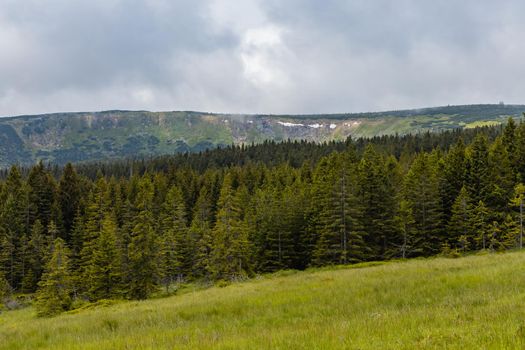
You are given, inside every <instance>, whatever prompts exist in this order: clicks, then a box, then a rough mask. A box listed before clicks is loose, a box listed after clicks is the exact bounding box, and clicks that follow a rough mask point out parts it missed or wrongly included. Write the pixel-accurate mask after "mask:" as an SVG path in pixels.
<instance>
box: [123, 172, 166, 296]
mask: <svg viewBox="0 0 525 350" xmlns="http://www.w3.org/2000/svg"><path fill="white" fill-rule="evenodd" d="M135 206H136V208H137V210H138V214H137V216H136V218H135V220H133V225H134V226H133V230H132V231H131V240H130V243H129V246H128V260H129V287H128V288H129V292H128V293H129V296H130V297H131V298H132V299H146V298H147V297H148V296H149V295H150V294H151V293H152V292H153V291H155V290H156V286H157V280H158V272H159V271H158V265H157V262H158V254H157V253H158V244H157V237H156V236H155V231H154V227H155V224H154V218H153V215H152V212H151V209H152V206H153V184H152V183H151V180H149V179H148V178H147V177H144V178H143V179H141V180H140V183H139V192H138V193H137V198H136V204H135Z"/></svg>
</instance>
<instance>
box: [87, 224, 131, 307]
mask: <svg viewBox="0 0 525 350" xmlns="http://www.w3.org/2000/svg"><path fill="white" fill-rule="evenodd" d="M117 230H118V228H117V224H116V220H115V218H114V217H113V215H111V214H108V215H106V216H105V217H104V219H102V223H101V230H100V234H99V236H98V237H97V239H96V242H95V245H94V247H93V248H94V249H93V253H92V258H91V261H90V265H89V266H88V270H87V277H88V279H87V280H86V281H84V282H85V283H86V284H87V286H88V288H87V289H88V293H89V296H90V299H91V300H99V299H110V298H115V297H119V296H120V295H121V290H120V286H121V282H122V270H121V266H120V263H121V260H120V256H119V251H118V248H117Z"/></svg>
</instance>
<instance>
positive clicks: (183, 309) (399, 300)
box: [0, 252, 525, 350]
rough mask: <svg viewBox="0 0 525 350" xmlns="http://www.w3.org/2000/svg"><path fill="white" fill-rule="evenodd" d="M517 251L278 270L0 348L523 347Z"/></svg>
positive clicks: (97, 316)
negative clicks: (356, 265)
mask: <svg viewBox="0 0 525 350" xmlns="http://www.w3.org/2000/svg"><path fill="white" fill-rule="evenodd" d="M524 264H525V254H524V253H522V252H519V253H506V254H487V255H483V256H469V257H466V258H461V259H444V258H439V259H425V260H411V261H407V262H398V263H388V264H385V265H380V266H372V267H363V268H355V269H353V268H350V269H348V268H339V269H334V270H320V271H316V270H314V271H307V272H299V273H294V272H286V273H281V274H276V275H273V276H272V275H270V276H265V277H263V278H259V279H256V280H253V281H250V282H244V283H236V284H233V285H230V286H227V287H224V288H218V287H214V288H211V289H207V290H204V291H195V292H193V291H191V290H189V291H187V292H186V293H184V294H181V295H177V296H173V297H170V298H164V299H157V300H149V301H143V302H122V303H117V304H115V305H112V306H111V305H110V306H104V305H103V304H102V305H101V306H99V307H98V308H93V309H88V310H82V311H75V312H72V313H69V314H64V315H61V316H58V317H56V318H51V319H50V318H43V319H35V318H34V310H33V309H31V308H26V309H23V310H18V311H11V312H7V313H2V314H0V339H2V341H1V342H0V348H2V349H67V350H73V349H363V350H364V349H374V350H375V349H522V348H523V346H524V344H525V332H524V326H523V319H524V317H525V312H524V309H523V299H524V298H525V294H524V291H525V279H523V278H521V272H520V271H522V268H523V266H524Z"/></svg>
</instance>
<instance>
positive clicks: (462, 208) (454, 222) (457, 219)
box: [447, 187, 475, 251]
mask: <svg viewBox="0 0 525 350" xmlns="http://www.w3.org/2000/svg"><path fill="white" fill-rule="evenodd" d="M472 220H473V211H472V204H471V199H470V196H469V194H468V191H467V189H466V188H465V187H463V188H461V191H460V192H459V195H458V197H457V198H456V200H455V201H454V204H452V210H451V216H450V220H449V221H448V225H447V243H448V245H449V246H450V247H456V248H461V249H462V250H463V251H464V250H465V247H466V245H467V243H468V242H472V241H473V240H474V236H475V234H474V233H473V232H472Z"/></svg>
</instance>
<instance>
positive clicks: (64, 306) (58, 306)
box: [35, 238, 72, 316]
mask: <svg viewBox="0 0 525 350" xmlns="http://www.w3.org/2000/svg"><path fill="white" fill-rule="evenodd" d="M38 286H39V289H38V290H37V293H36V301H35V307H36V311H37V315H38V316H54V315H56V314H59V313H61V312H63V311H67V310H69V309H70V308H71V304H72V298H71V292H72V286H71V275H70V271H69V249H68V248H67V246H66V244H65V242H64V241H63V240H62V239H61V238H57V239H55V241H54V242H53V244H52V248H51V256H50V259H49V260H48V262H47V263H46V266H45V270H44V274H43V275H42V280H41V281H40V282H39V283H38Z"/></svg>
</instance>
